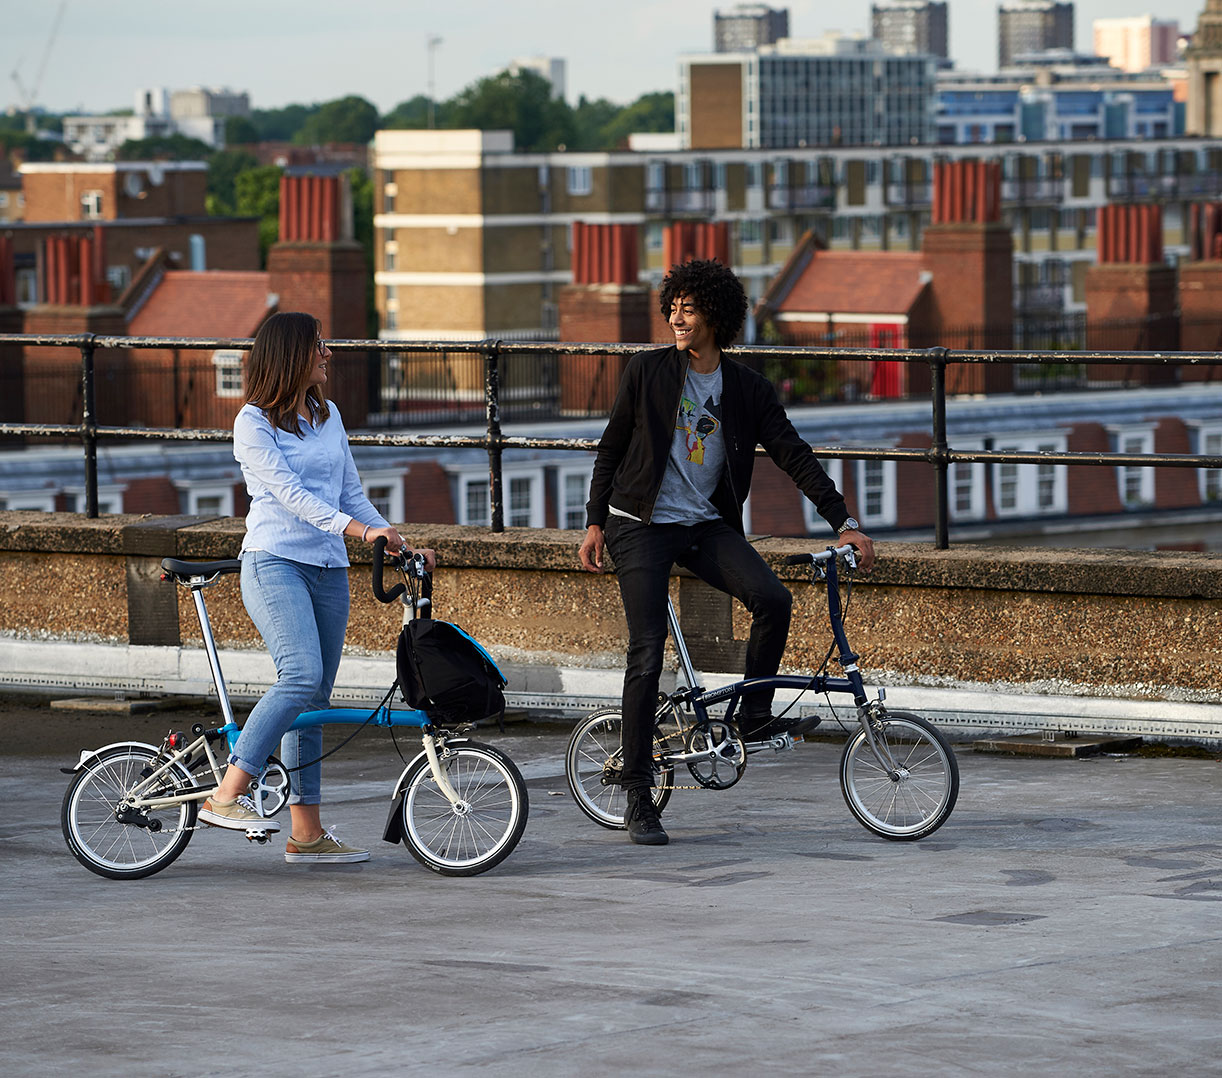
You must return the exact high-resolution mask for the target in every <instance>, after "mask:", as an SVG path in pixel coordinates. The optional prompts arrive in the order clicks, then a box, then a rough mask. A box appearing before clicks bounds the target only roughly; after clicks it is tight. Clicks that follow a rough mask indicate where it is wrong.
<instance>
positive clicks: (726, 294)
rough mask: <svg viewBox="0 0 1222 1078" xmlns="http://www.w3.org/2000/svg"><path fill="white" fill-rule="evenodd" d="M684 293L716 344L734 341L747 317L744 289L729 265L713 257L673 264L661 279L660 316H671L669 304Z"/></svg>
mask: <svg viewBox="0 0 1222 1078" xmlns="http://www.w3.org/2000/svg"><path fill="white" fill-rule="evenodd" d="M680 296H686V297H687V298H688V299H689V300H691V302H692V306H693V307H695V308H696V310H697V311H699V312H700V314H701V315H702V316H703V317H704V320H705V321H706V322H708V324H709V325H710V326H711V327H712V329H713V339H714V340H715V341H716V342H717V347H718V348H728V347H729V346H730V345H731V344H733V343H734V338H735V337H737V336H738V331H739V330H740V329H742V328H743V321H744V320H745V319H746V317H747V293H746V292H745V291H743V286H742V282H741V281H740V280H739V279H738V278H737V277H736V276H735V275H734V271H733V270H731V269H730V268H729V267H728V266H723V265H722V264H721V263H720V262H718V261H717V260H716V259H709V260H700V259H693V260H692V261H691V262H684V263H682V264H681V265H678V266H675V267H674V268H673V269H672V270H671V271H670V272H669V273H668V274H667V275H666V278H665V279H664V280H663V281H662V293H661V297H660V299H661V303H660V306H661V309H662V317H663V318H670V308H671V305H672V304H673V303H674V302H675V300H677V299H678V298H679V297H680Z"/></svg>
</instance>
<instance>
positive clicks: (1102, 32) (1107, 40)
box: [1092, 15, 1180, 72]
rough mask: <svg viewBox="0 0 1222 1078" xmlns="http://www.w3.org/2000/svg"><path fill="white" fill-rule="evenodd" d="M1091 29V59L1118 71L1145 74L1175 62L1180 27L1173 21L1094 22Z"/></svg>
mask: <svg viewBox="0 0 1222 1078" xmlns="http://www.w3.org/2000/svg"><path fill="white" fill-rule="evenodd" d="M1092 29H1093V32H1094V37H1095V55H1096V56H1103V57H1106V58H1107V60H1108V62H1109V63H1110V64H1111V65H1112V66H1113V67H1118V68H1120V70H1121V71H1130V72H1137V71H1148V70H1149V69H1150V68H1153V67H1164V66H1166V65H1168V64H1174V63H1175V62H1176V59H1177V55H1178V48H1179V46H1178V43H1179V38H1180V24H1179V23H1178V22H1176V21H1175V20H1174V19H1157V18H1155V17H1154V16H1153V15H1135V16H1133V17H1132V18H1127V19H1096V20H1095V21H1094V23H1093V24H1092Z"/></svg>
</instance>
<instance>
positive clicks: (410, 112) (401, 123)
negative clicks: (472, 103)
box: [382, 94, 452, 130]
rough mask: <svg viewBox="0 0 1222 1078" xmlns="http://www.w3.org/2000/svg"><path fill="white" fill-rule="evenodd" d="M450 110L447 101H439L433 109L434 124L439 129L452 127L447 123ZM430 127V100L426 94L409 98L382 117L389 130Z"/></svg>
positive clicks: (383, 123) (383, 124)
mask: <svg viewBox="0 0 1222 1078" xmlns="http://www.w3.org/2000/svg"><path fill="white" fill-rule="evenodd" d="M448 108H449V103H448V102H446V101H438V102H436V103H435V105H434V107H433V122H434V123H435V124H436V125H437V126H438V127H450V126H452V125H450V124H448V123H446V120H445V115H446V110H447V109H448ZM428 125H429V99H428V97H426V96H425V95H424V94H417V95H416V96H415V97H411V98H408V99H407V100H406V101H400V102H399V104H397V105H396V106H395V107H394V108H393V109H391V110H390V112H388V113H387V114H386V115H385V116H383V117H382V126H383V127H384V128H387V129H389V130H402V129H404V128H416V127H428Z"/></svg>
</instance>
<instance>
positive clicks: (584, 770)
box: [564, 707, 675, 831]
mask: <svg viewBox="0 0 1222 1078" xmlns="http://www.w3.org/2000/svg"><path fill="white" fill-rule="evenodd" d="M623 725H624V718H623V715H622V714H621V713H620V709H619V708H617V707H615V708H606V709H605V710H603V711H595V712H594V713H593V714H592V715H590V716H588V717H587V718H586V719H584V720H583V721H582V722H581V723H579V724H578V726H577V728H576V729H575V730H574V731H573V736H572V737H570V738H569V747H568V750H567V751H566V752H565V754H564V777H565V778H566V779H567V780H568V783H569V790H570V791H571V792H572V794H573V799H574V800H575V801H576V802H577V807H578V808H579V809H581V811H582V812H584V813H585V814H586V815H587V816H589V817H590V819H591V820H593V821H594V822H595V823H596V824H598V825H599V826H600V827H606V828H608V829H610V830H613V831H622V830H623V829H624V810H625V809H626V808H627V807H628V801H627V798H626V797H625V796H624V788H623V787H622V786H621V785H620V784H619V774H620V770H621V769H622V767H623V756H622V754H621V749H620V731H621V730H622V728H623ZM670 748H671V745H670V743H669V742H668V741H667V740H666V738H665V737H664V736H663V735H662V734H661V733H660V732H659V731H658V730H657V729H656V728H655V729H654V735H653V751H654V761H655V765H656V767H655V772H654V774H655V781H656V785H655V787H654V789H653V803H654V804H655V805H656V806H657V809H658V811H659V812H661V811H662V810H663V809H664V808H665V807H666V803H667V802H668V801H669V800H670V793H671V791H670V787H671V786H672V785H674V781H675V769H674V768H673V767H672V766H671V765H670V764H665V763H658V754H659V753H663V752H667V751H669V750H670Z"/></svg>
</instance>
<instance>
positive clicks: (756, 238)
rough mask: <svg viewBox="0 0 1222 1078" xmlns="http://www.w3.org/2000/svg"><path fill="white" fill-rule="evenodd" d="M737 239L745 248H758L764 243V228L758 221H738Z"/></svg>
mask: <svg viewBox="0 0 1222 1078" xmlns="http://www.w3.org/2000/svg"><path fill="white" fill-rule="evenodd" d="M738 239H739V242H740V243H742V244H743V246H745V247H758V246H759V245H760V244H761V243H763V242H764V227H763V225H762V224H761V223H760V222H759V221H739V223H738Z"/></svg>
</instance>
